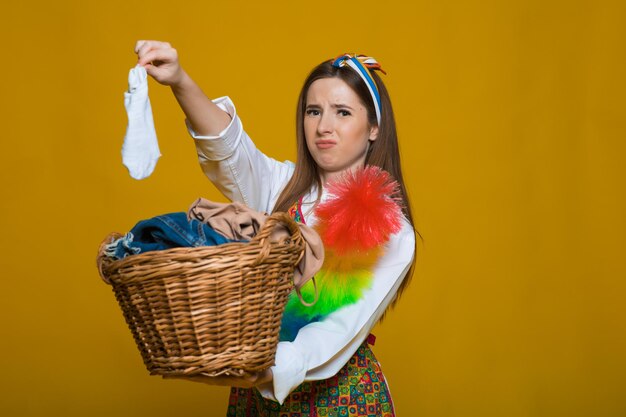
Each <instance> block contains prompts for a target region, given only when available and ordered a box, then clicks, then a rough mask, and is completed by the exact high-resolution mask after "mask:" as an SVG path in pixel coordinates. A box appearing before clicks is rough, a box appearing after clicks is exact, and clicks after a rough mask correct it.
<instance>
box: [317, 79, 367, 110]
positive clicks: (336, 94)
mask: <svg viewBox="0 0 626 417" xmlns="http://www.w3.org/2000/svg"><path fill="white" fill-rule="evenodd" d="M306 101H307V104H323V103H330V104H337V103H342V104H352V105H356V104H360V100H359V96H358V95H357V94H356V93H355V92H354V91H353V90H352V88H350V86H349V85H348V84H347V83H346V82H345V81H343V80H342V79H341V78H336V77H334V78H320V79H319V80H315V81H314V82H313V83H312V84H311V86H310V87H309V91H308V92H307V95H306Z"/></svg>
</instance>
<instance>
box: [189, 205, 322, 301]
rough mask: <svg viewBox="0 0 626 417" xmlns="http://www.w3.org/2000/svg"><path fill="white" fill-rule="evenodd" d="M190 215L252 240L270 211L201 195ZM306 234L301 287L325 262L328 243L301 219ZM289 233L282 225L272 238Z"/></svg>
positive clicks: (296, 280) (296, 276)
mask: <svg viewBox="0 0 626 417" xmlns="http://www.w3.org/2000/svg"><path fill="white" fill-rule="evenodd" d="M187 217H188V218H189V219H196V220H198V221H200V222H203V223H207V224H208V225H209V226H211V227H212V228H213V229H214V230H215V231H216V232H218V233H220V234H222V235H223V236H225V237H226V238H228V239H231V240H244V239H245V240H250V239H252V238H253V237H254V236H256V234H257V233H258V232H259V230H260V229H261V227H263V224H264V223H265V220H266V219H267V217H268V214H267V213H262V212H259V211H256V210H253V209H251V208H250V207H248V206H246V205H244V204H242V203H236V202H235V203H217V202H215V201H210V200H207V199H205V198H198V199H197V200H196V201H194V202H193V204H192V205H191V207H189V211H188V212H187ZM298 226H299V227H300V232H301V233H302V237H303V238H304V240H305V242H306V245H305V252H304V256H303V257H302V260H300V263H299V264H298V265H297V267H296V270H295V273H294V279H293V281H294V285H295V287H296V289H298V290H299V289H300V288H301V287H302V286H303V285H304V284H305V283H306V282H307V281H309V280H310V279H311V278H313V276H314V275H315V273H316V272H317V271H319V269H320V268H321V267H322V264H323V263H324V245H323V244H322V239H321V238H320V236H319V235H318V234H317V232H316V231H315V230H313V229H312V228H310V227H308V226H307V225H305V224H302V223H298ZM287 236H288V232H287V230H286V229H285V228H284V227H278V228H276V230H275V231H274V232H273V233H272V235H271V237H270V238H271V240H272V241H280V240H281V239H284V238H285V237H287Z"/></svg>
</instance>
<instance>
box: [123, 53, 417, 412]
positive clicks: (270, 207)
mask: <svg viewBox="0 0 626 417" xmlns="http://www.w3.org/2000/svg"><path fill="white" fill-rule="evenodd" d="M135 52H136V53H137V55H138V64H139V65H142V66H144V67H145V69H146V71H147V73H148V74H149V75H150V76H152V77H153V78H154V79H155V80H156V81H157V82H159V83H161V84H163V85H169V86H170V87H171V89H172V92H173V93H174V95H175V97H176V99H177V100H178V103H179V104H180V106H181V108H182V110H183V111H184V113H185V115H186V116H187V120H186V123H187V127H188V130H189V132H190V134H191V136H192V137H193V138H194V140H195V143H196V147H197V150H198V156H199V160H200V164H201V167H202V169H203V171H204V172H205V173H206V175H207V176H208V177H209V179H210V180H211V181H212V182H213V183H214V184H215V185H216V186H217V187H218V188H219V189H220V191H222V192H223V193H224V195H225V196H227V197H228V198H229V199H230V200H232V201H240V202H243V203H245V204H246V205H248V206H250V207H252V208H254V209H256V210H259V211H266V212H269V211H290V212H291V213H293V215H294V216H295V217H296V218H297V219H298V220H300V221H304V222H305V223H307V224H309V225H314V224H315V223H316V221H317V220H318V219H317V218H316V211H315V210H316V207H318V206H319V205H320V204H321V203H323V202H324V201H326V199H327V197H328V196H327V194H328V193H327V188H328V187H327V186H328V185H329V184H331V183H332V182H333V181H335V180H337V179H338V178H340V177H341V176H342V175H344V174H345V173H347V172H355V171H357V170H358V169H360V168H362V167H364V166H377V167H380V168H382V169H383V170H385V171H387V172H388V173H389V174H390V175H391V176H392V177H393V179H395V180H396V181H397V183H398V185H399V187H398V189H399V190H398V194H399V199H400V200H401V203H402V213H403V215H404V216H400V217H401V227H399V231H397V232H396V233H393V234H392V235H391V236H390V237H389V240H388V242H387V244H386V245H385V251H384V253H383V254H382V255H381V256H380V257H379V258H376V259H375V262H374V263H373V264H372V265H373V267H372V271H371V276H372V280H371V282H370V283H369V284H368V286H367V287H366V288H364V289H363V291H362V292H360V293H359V296H358V299H356V300H355V301H354V302H351V303H350V304H348V305H345V306H342V307H341V308H338V309H336V310H335V311H331V312H330V313H329V314H327V315H325V316H322V317H321V318H318V319H316V320H312V321H311V322H308V323H305V324H304V325H302V326H301V328H299V330H297V332H296V333H295V334H294V335H292V337H288V338H283V339H281V340H284V341H281V342H280V343H279V345H278V348H277V352H276V364H275V366H273V367H271V368H270V369H269V370H267V371H265V372H263V373H260V374H258V375H255V376H253V377H250V378H245V379H243V378H232V377H224V378H221V379H220V381H219V382H220V383H223V384H228V385H231V386H233V387H238V388H232V390H231V397H230V401H229V408H228V415H229V416H236V415H237V416H238V415H246V416H248V415H260V416H278V415H280V416H284V415H287V416H288V415H291V414H290V413H294V414H297V415H346V416H347V415H350V416H352V415H378V416H393V415H394V410H393V404H392V402H391V397H390V395H389V390H388V386H387V383H386V382H385V379H384V376H383V374H382V371H381V370H380V365H379V364H378V362H377V361H376V359H375V357H374V355H373V354H372V352H371V350H370V348H369V344H371V343H372V338H371V335H370V337H368V335H369V331H370V330H371V328H372V327H373V326H374V324H375V323H376V322H377V321H378V320H379V319H380V318H381V317H382V316H383V314H384V312H385V310H386V309H387V307H388V306H389V305H390V304H392V303H393V302H394V301H395V300H396V299H397V296H398V295H399V294H400V293H401V292H402V290H403V289H404V288H405V287H406V285H407V283H408V281H409V278H410V270H411V269H412V266H413V263H414V255H415V232H414V229H413V226H412V217H411V211H410V205H409V200H408V196H407V193H406V189H405V187H404V183H403V179H402V172H401V168H400V158H399V151H398V142H397V136H396V128H395V121H394V117H393V111H392V107H391V102H390V100H389V95H388V94H387V91H386V89H385V86H384V84H383V83H382V81H381V79H380V77H378V75H377V74H376V72H375V71H376V70H380V66H379V65H378V64H377V63H376V61H374V60H373V59H371V58H363V57H355V56H349V55H345V56H342V57H339V58H337V59H335V60H331V61H327V62H323V63H322V64H320V65H319V66H317V67H316V68H315V69H314V70H313V71H312V72H311V74H310V75H309V77H308V78H307V79H306V81H305V83H304V87H303V89H302V92H301V94H300V97H299V100H298V110H297V132H296V135H297V141H298V143H297V152H298V155H297V156H298V158H297V165H295V166H294V164H292V163H289V162H278V161H276V160H274V159H271V158H269V157H267V156H265V155H264V154H263V153H261V152H260V151H259V150H258V149H257V148H256V147H255V146H254V144H253V142H252V141H251V140H250V138H249V137H248V135H247V134H246V132H245V131H244V130H243V127H242V124H241V121H240V120H239V118H238V116H237V113H236V110H235V107H234V105H233V103H232V102H231V101H230V99H229V98H228V97H222V98H219V99H217V100H215V101H211V100H209V99H208V98H207V97H206V95H205V94H204V93H203V92H202V90H201V89H200V88H199V87H198V85H197V84H196V83H195V82H194V81H193V80H192V79H191V78H190V77H189V76H188V75H187V74H186V73H185V71H184V70H183V69H182V68H181V66H180V65H179V62H178V57H177V52H176V50H175V49H173V48H172V47H171V46H170V45H169V44H168V43H165V42H157V41H138V42H137V45H136V47H135ZM325 244H326V243H325ZM321 296H322V295H320V297H321ZM188 379H191V380H194V381H200V382H202V381H203V380H204V378H203V377H194V378H188ZM212 383H215V379H212ZM324 412H325V413H324ZM298 413H299V414H298Z"/></svg>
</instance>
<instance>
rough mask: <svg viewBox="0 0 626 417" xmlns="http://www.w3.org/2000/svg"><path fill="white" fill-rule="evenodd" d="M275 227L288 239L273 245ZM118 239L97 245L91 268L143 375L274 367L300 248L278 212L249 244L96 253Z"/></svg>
mask: <svg viewBox="0 0 626 417" xmlns="http://www.w3.org/2000/svg"><path fill="white" fill-rule="evenodd" d="M277 228H285V229H286V230H287V231H288V233H287V234H286V235H287V236H288V238H284V239H281V241H275V239H273V238H272V233H273V232H274V231H275V230H276V229H277ZM283 235H285V234H283ZM118 237H121V235H120V234H111V235H109V236H108V237H107V238H106V239H105V241H104V242H103V243H102V244H101V246H100V249H99V253H98V259H97V263H98V268H99V271H100V275H101V276H102V278H103V280H104V281H105V282H106V283H108V284H110V285H111V286H112V287H113V291H114V293H115V297H116V298H117V301H118V303H119V305H120V307H121V308H122V312H123V314H124V318H125V319H126V323H127V324H128V327H129V328H130V330H131V332H132V334H133V337H134V339H135V342H136V343H137V347H138V348H139V351H140V352H141V356H142V358H143V361H144V363H145V365H146V368H147V369H148V371H149V372H150V374H152V375H169V376H175V375H176V376H180V375H187V376H191V375H205V376H219V375H230V376H246V375H249V374H252V373H255V372H259V371H262V370H264V369H266V368H269V367H270V366H272V365H273V364H274V356H275V353H276V346H277V344H278V333H279V331H280V323H281V319H282V314H283V310H284V307H285V304H286V302H287V297H288V295H289V293H290V291H291V289H292V287H293V274H294V270H295V267H296V265H297V264H298V262H299V261H300V259H301V258H302V256H303V254H304V247H305V243H304V239H303V237H302V234H301V233H300V229H299V228H298V225H297V224H296V223H295V222H294V221H293V220H292V219H291V218H290V217H289V216H288V215H287V214H286V213H275V214H272V215H271V216H269V217H268V218H267V220H266V222H265V224H264V225H263V227H262V228H261V230H260V231H259V233H258V234H257V235H256V236H255V237H254V238H253V239H252V240H251V241H250V242H245V243H239V242H237V243H227V244H223V245H218V246H205V247H193V248H172V249H167V250H161V251H153V252H146V253H142V254H138V255H132V256H128V257H126V258H124V259H120V260H111V258H108V257H107V256H104V254H103V249H104V246H105V245H106V244H107V243H110V242H112V241H113V240H114V239H116V238H118Z"/></svg>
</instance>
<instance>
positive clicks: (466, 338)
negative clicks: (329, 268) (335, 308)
mask: <svg viewBox="0 0 626 417" xmlns="http://www.w3.org/2000/svg"><path fill="white" fill-rule="evenodd" d="M17 3H18V2H11V5H10V6H7V5H3V6H2V10H1V12H0V23H1V24H0V35H2V37H1V38H2V48H0V51H1V56H2V60H1V62H0V68H1V70H0V71H1V74H0V76H1V78H0V81H1V82H2V87H1V88H2V104H1V106H2V109H1V112H0V115H1V116H0V117H2V124H1V126H0V129H1V130H0V132H1V133H0V135H1V138H2V139H1V140H2V152H0V170H1V179H2V199H1V203H0V221H1V222H2V223H1V225H0V226H1V229H0V230H1V231H2V237H1V238H0V259H1V265H0V274H1V276H2V286H1V287H0V308H1V310H0V314H1V317H2V319H1V326H2V327H1V332H2V335H1V336H0V337H1V339H0V358H1V359H0V360H1V362H0V364H1V368H0V372H1V373H2V376H1V378H0V380H1V381H2V382H0V385H1V386H0V398H1V401H0V415H2V416H111V415H116V416H151V417H158V416H172V415H174V416H178V415H181V416H222V415H224V412H225V408H226V400H227V389H226V388H217V387H211V386H207V385H200V384H194V383H190V382H184V381H164V380H162V379H160V378H158V377H151V376H149V375H148V373H147V372H146V371H145V369H144V368H143V364H142V362H141V359H140V356H139V353H138V351H137V350H136V347H135V346H134V344H133V341H132V338H131V336H130V333H129V331H128V329H127V328H126V326H125V324H124V321H123V319H122V315H121V313H120V311H119V309H118V307H117V305H116V304H115V301H114V298H113V294H112V293H111V291H110V289H109V287H108V286H106V285H105V284H103V283H102V282H101V281H100V279H99V277H98V274H97V272H96V268H95V263H94V259H95V254H96V249H97V246H98V244H99V242H100V240H101V239H102V238H103V237H104V236H105V235H106V234H108V233H109V232H111V231H122V232H123V231H127V230H128V229H130V228H131V227H132V226H133V225H134V223H135V222H136V221H138V220H140V219H143V218H147V217H152V216H154V215H157V214H161V213H166V212H171V211H183V210H186V208H187V207H188V205H189V204H190V203H191V202H192V201H193V200H194V199H195V198H196V197H198V196H204V197H207V198H212V199H220V200H221V199H222V197H221V196H220V195H219V194H218V193H217V191H216V189H215V188H214V187H213V186H212V185H211V184H210V183H209V182H208V180H207V179H206V178H205V177H204V176H203V175H202V173H201V171H200V169H199V167H198V164H197V160H196V155H195V150H194V146H193V143H192V140H191V139H190V138H189V137H188V135H187V133H186V130H185V128H184V125H183V115H182V112H181V111H180V110H179V108H178V107H177V104H176V102H175V100H174V98H173V96H172V94H171V92H170V91H169V90H168V88H166V87H163V86H160V85H158V84H156V83H155V82H153V80H151V81H150V97H151V100H152V106H153V111H154V116H155V120H156V129H157V134H158V137H159V141H160V146H161V152H162V154H163V157H162V158H161V159H160V161H159V163H158V166H157V168H156V172H155V173H154V174H153V175H152V176H151V177H150V178H149V179H146V180H144V181H135V180H133V179H131V178H130V177H129V175H128V173H127V171H126V169H125V168H124V167H123V166H122V163H121V157H120V149H121V145H122V139H123V136H124V132H125V127H126V114H125V111H124V106H123V92H124V90H125V89H126V86H127V74H128V70H129V69H130V68H131V67H132V66H134V64H135V59H136V58H135V55H134V53H133V47H134V44H135V41H136V40H137V39H160V40H167V41H169V42H171V43H172V44H173V45H174V46H175V47H176V48H177V49H178V51H179V54H180V57H181V62H182V65H183V66H184V68H186V69H187V71H188V72H189V73H190V74H191V75H192V77H194V78H195V80H196V81H197V82H198V83H199V84H200V85H201V86H202V87H203V88H204V90H205V92H206V93H207V94H208V95H209V96H211V97H217V96H221V95H230V96H231V97H232V99H233V100H234V101H235V103H236V104H237V107H238V110H239V113H240V115H241V117H242V119H243V121H244V125H245V127H246V128H247V130H248V132H249V133H250V135H251V136H252V137H253V138H254V139H255V141H256V142H257V144H258V146H259V147H260V148H261V149H262V150H263V151H265V152H266V153H268V154H270V155H272V156H274V157H276V158H277V159H281V160H282V159H293V158H294V154H295V151H294V149H295V148H294V133H293V132H294V114H295V102H296V97H297V93H298V91H299V88H300V85H301V83H302V81H303V80H304V78H305V76H306V75H307V72H308V71H309V70H310V69H311V68H312V67H313V66H314V65H315V64H317V63H318V62H320V61H322V60H323V59H327V58H330V57H333V56H335V55H337V54H339V53H342V52H346V51H357V52H360V53H367V54H370V55H372V56H374V57H376V58H377V59H378V60H379V61H380V62H381V63H382V64H383V67H384V68H385V69H386V70H387V72H388V75H387V76H385V78H384V79H385V81H386V83H387V86H388V88H389V90H390V93H391V96H392V99H393V103H394V105H395V110H396V116H397V122H398V128H399V134H400V138H401V147H402V155H403V163H404V173H405V176H406V180H407V183H408V187H409V191H410V194H411V197H412V202H413V206H414V214H415V218H416V223H417V227H418V228H419V230H420V231H421V233H422V235H423V236H424V242H423V243H420V246H419V258H418V264H417V269H416V273H415V276H414V278H413V282H412V285H411V286H410V287H409V290H408V291H407V292H406V294H405V295H404V297H403V299H402V300H401V302H400V303H399V305H398V307H397V308H396V309H395V310H394V311H393V312H392V313H391V314H389V316H388V318H387V320H386V321H385V322H384V323H383V324H382V325H381V326H378V328H377V329H376V331H375V333H376V334H377V336H378V342H377V344H376V347H375V351H376V353H377V355H378V357H379V359H380V360H381V362H382V364H383V367H384V369H385V372H386V375H387V377H388V379H389V382H390V385H391V390H392V393H393V397H394V400H395V402H396V407H397V413H398V415H399V416H400V417H409V416H428V417H438V416H441V417H447V416H483V417H484V416H594V417H597V416H623V415H626V353H625V352H626V337H625V335H626V333H625V331H626V321H625V319H626V314H625V313H626V311H625V310H626V307H625V303H624V298H625V297H624V295H625V289H626V288H625V287H626V285H625V283H624V278H625V277H626V262H625V261H624V250H625V249H626V220H625V213H626V211H625V209H626V190H625V180H626V168H625V167H624V160H625V159H626V145H625V139H626V123H625V121H624V118H625V108H626V107H625V102H624V100H625V99H624V97H625V96H626V82H625V76H626V59H625V49H624V44H625V42H626V6H625V5H626V3H624V2H623V1H620V0H615V1H592V0H590V1H545V0H528V1H524V0H509V1H478V0H476V1H427V0H416V1H410V2H409V1H403V2H395V1H384V2H380V1H366V0H363V1H359V2H326V1H309V2H290V1H267V2H249V3H245V2H235V1H232V2H228V1H222V2H217V1H211V0H208V1H192V2H184V1H179V2H174V1H162V0H153V1H141V2H139V1H137V2H128V1H120V0H111V1H97V2H96V1H65V2H63V1H55V2H28V1H25V2H21V3H19V5H18V4H17Z"/></svg>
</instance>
